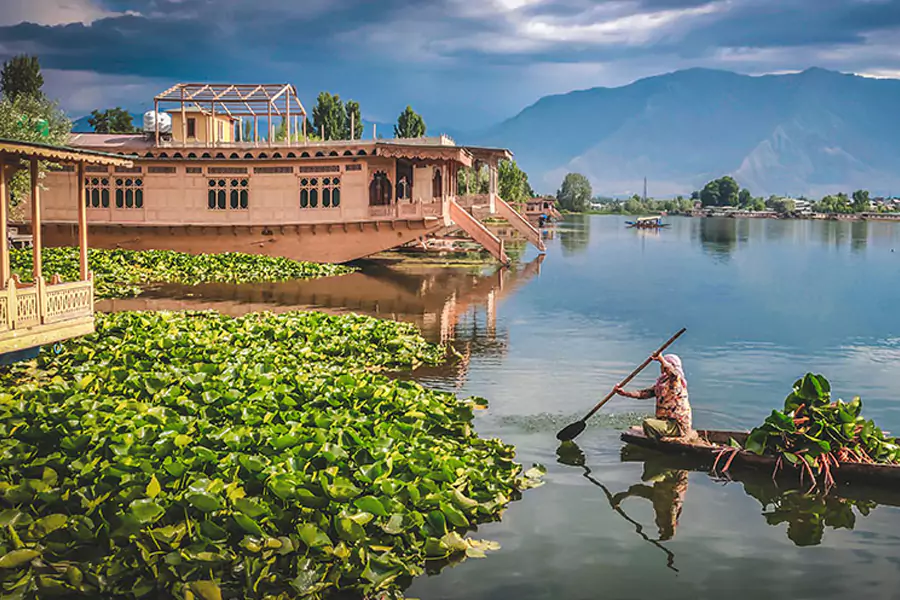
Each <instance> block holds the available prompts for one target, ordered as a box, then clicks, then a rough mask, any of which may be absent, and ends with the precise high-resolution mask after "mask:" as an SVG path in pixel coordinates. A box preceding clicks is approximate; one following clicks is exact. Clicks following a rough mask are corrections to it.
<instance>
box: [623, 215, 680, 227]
mask: <svg viewBox="0 0 900 600" xmlns="http://www.w3.org/2000/svg"><path fill="white" fill-rule="evenodd" d="M625 225H627V226H628V227H629V228H632V229H661V228H663V227H669V225H670V224H669V223H663V222H662V215H656V216H653V217H639V218H637V219H635V220H634V221H625Z"/></svg>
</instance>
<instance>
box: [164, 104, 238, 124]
mask: <svg viewBox="0 0 900 600" xmlns="http://www.w3.org/2000/svg"><path fill="white" fill-rule="evenodd" d="M163 112H166V113H168V114H170V115H180V114H181V113H182V112H186V113H190V114H197V113H200V114H203V115H212V111H211V110H209V109H207V108H201V107H199V106H185V107H184V110H183V111H182V109H180V108H170V109H168V110H165V111H163ZM216 117H217V118H218V117H222V118H224V119H231V120H232V121H237V120H238V119H237V117H235V116H234V115H230V114H228V113H225V112H217V113H216Z"/></svg>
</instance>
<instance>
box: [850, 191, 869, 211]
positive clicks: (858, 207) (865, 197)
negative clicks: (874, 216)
mask: <svg viewBox="0 0 900 600" xmlns="http://www.w3.org/2000/svg"><path fill="white" fill-rule="evenodd" d="M869 206H870V204H869V191H868V190H856V191H855V192H853V212H865V211H867V210H869Z"/></svg>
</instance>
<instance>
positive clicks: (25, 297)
mask: <svg viewBox="0 0 900 600" xmlns="http://www.w3.org/2000/svg"><path fill="white" fill-rule="evenodd" d="M93 314H94V284H93V282H92V281H74V282H71V283H50V284H48V283H46V282H45V281H44V279H43V278H40V279H39V280H38V282H37V283H36V284H23V283H21V282H19V281H18V279H17V278H15V277H13V278H11V279H10V280H9V281H8V282H7V285H6V287H5V288H3V289H0V331H8V330H17V329H18V330H21V329H26V328H29V327H35V326H37V325H51V324H53V323H60V322H64V321H71V320H75V319H83V318H89V317H91V316H92V315H93Z"/></svg>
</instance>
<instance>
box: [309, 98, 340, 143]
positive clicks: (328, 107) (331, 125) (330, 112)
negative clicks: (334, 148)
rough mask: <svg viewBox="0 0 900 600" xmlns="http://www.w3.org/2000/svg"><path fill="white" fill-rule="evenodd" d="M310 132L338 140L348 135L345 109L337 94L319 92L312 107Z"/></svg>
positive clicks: (326, 138) (327, 138) (323, 137)
mask: <svg viewBox="0 0 900 600" xmlns="http://www.w3.org/2000/svg"><path fill="white" fill-rule="evenodd" d="M313 128H314V131H313V132H312V133H316V134H318V135H320V136H322V139H325V140H339V139H344V138H346V137H348V134H349V126H348V125H347V109H346V107H344V104H343V102H341V97H340V96H338V95H337V94H335V95H333V96H332V95H331V94H329V93H328V92H321V93H320V94H319V97H318V98H317V100H316V106H315V107H314V108H313Z"/></svg>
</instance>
